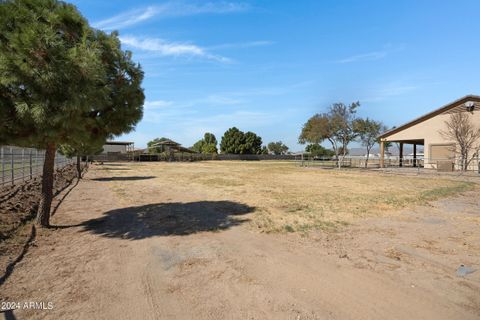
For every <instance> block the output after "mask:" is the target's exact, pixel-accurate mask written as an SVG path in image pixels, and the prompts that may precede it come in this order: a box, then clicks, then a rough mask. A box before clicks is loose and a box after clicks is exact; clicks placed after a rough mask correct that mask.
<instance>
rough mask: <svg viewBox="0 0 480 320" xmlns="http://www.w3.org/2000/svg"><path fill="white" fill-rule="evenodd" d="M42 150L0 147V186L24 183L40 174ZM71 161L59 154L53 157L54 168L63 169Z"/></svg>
mask: <svg viewBox="0 0 480 320" xmlns="http://www.w3.org/2000/svg"><path fill="white" fill-rule="evenodd" d="M44 157H45V151H44V150H38V149H34V148H20V147H15V146H0V186H3V185H7V184H12V185H13V184H15V183H18V182H19V181H26V180H29V179H32V178H34V177H36V176H39V175H41V174H42V170H43V161H44ZM72 162H73V160H72V159H70V158H67V157H65V156H63V155H61V154H59V153H57V154H56V155H55V168H56V169H57V168H63V167H64V166H66V165H68V164H70V163H72Z"/></svg>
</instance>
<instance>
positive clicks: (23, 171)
mask: <svg viewBox="0 0 480 320" xmlns="http://www.w3.org/2000/svg"><path fill="white" fill-rule="evenodd" d="M22 181H25V148H22Z"/></svg>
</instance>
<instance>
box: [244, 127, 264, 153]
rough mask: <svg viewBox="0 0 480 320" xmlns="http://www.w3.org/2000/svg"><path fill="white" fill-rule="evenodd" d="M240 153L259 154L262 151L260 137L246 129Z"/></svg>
mask: <svg viewBox="0 0 480 320" xmlns="http://www.w3.org/2000/svg"><path fill="white" fill-rule="evenodd" d="M244 141H245V142H244V144H243V148H242V151H243V152H241V153H242V154H261V153H262V138H260V137H259V136H257V135H256V134H255V133H253V132H251V131H248V132H246V133H245V140H244Z"/></svg>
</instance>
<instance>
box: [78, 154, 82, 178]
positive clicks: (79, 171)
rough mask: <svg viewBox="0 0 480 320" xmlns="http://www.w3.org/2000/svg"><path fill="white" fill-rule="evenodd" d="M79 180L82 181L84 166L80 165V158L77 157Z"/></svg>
mask: <svg viewBox="0 0 480 320" xmlns="http://www.w3.org/2000/svg"><path fill="white" fill-rule="evenodd" d="M77 178H78V179H79V180H80V179H82V165H81V163H80V156H79V155H77Z"/></svg>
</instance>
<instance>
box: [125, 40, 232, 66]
mask: <svg viewBox="0 0 480 320" xmlns="http://www.w3.org/2000/svg"><path fill="white" fill-rule="evenodd" d="M120 40H121V41H122V44H125V45H127V46H130V47H133V48H136V49H140V50H144V51H150V52H154V53H156V54H159V55H161V56H190V57H199V58H203V59H208V60H215V61H218V62H224V63H228V62H231V60H230V59H229V58H226V57H222V56H219V55H214V54H211V53H209V52H208V51H207V50H206V49H205V48H202V47H199V46H197V45H194V44H190V43H180V42H169V41H167V40H163V39H159V38H137V37H134V36H128V35H127V36H123V37H120Z"/></svg>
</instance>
